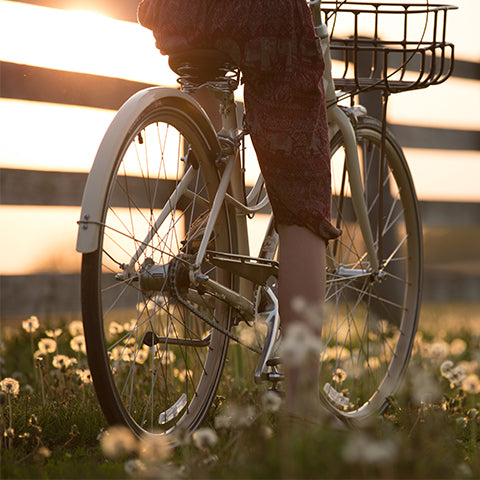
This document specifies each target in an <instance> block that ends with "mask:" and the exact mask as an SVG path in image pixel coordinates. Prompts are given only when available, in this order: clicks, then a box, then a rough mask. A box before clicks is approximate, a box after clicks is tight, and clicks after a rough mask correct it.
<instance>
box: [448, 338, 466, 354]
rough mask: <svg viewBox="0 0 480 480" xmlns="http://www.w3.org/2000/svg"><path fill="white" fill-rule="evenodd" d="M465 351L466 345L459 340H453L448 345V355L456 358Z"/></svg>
mask: <svg viewBox="0 0 480 480" xmlns="http://www.w3.org/2000/svg"><path fill="white" fill-rule="evenodd" d="M466 349H467V343H466V342H465V340H463V339H461V338H455V339H454V340H452V342H451V343H450V354H451V355H453V356H455V357H457V356H459V355H462V353H464V352H465V350H466Z"/></svg>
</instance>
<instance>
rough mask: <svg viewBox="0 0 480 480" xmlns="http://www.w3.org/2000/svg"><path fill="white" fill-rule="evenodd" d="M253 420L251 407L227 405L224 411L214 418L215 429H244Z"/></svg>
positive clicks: (253, 413)
mask: <svg viewBox="0 0 480 480" xmlns="http://www.w3.org/2000/svg"><path fill="white" fill-rule="evenodd" d="M254 420H255V408H254V407H252V406H251V405H248V406H240V405H227V407H226V408H224V410H223V411H222V412H221V413H220V414H219V415H217V416H216V417H215V422H214V423H215V428H231V429H236V428H245V427H249V426H250V425H251V424H252V423H253V421H254Z"/></svg>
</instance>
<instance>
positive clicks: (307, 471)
mask: <svg viewBox="0 0 480 480" xmlns="http://www.w3.org/2000/svg"><path fill="white" fill-rule="evenodd" d="M479 341H480V305H479V304H464V305H453V304H432V305H425V306H424V307H423V310H422V314H421V320H420V327H419V334H418V336H417V339H416V344H415V350H414V354H413V358H412V361H411V364H410V367H409V370H408V373H407V377H406V379H405V382H404V385H403V388H402V389H401V391H400V392H399V393H398V394H397V395H396V396H395V398H392V399H391V402H390V407H389V408H388V409H387V411H386V412H385V413H384V414H383V415H382V416H379V417H378V418H377V419H376V420H375V421H374V422H372V424H371V425H368V426H366V427H365V428H364V429H362V430H347V429H338V428H334V427H332V426H331V425H330V424H329V422H328V421H324V422H323V423H322V422H321V423H319V424H318V425H307V424H304V423H299V422H295V421H292V420H291V419H289V418H288V417H286V416H285V415H284V413H283V410H282V405H281V404H280V405H279V404H278V402H276V401H272V399H271V398H269V397H268V396H267V397H266V396H265V395H266V394H265V388H264V387H262V386H255V385H254V383H253V379H252V368H253V366H252V364H251V362H250V361H249V359H248V358H246V357H245V358H244V359H243V362H242V364H241V365H239V363H238V361H236V360H238V358H239V353H238V351H236V350H237V349H236V348H233V349H232V350H231V355H230V358H229V361H228V362H227V366H226V371H225V375H224V381H223V383H222V385H221V388H220V390H219V394H218V396H217V398H216V401H215V403H214V405H213V407H212V409H211V411H210V413H209V415H208V418H207V419H206V421H205V423H204V425H203V428H202V429H201V430H200V431H198V433H197V434H196V435H194V436H193V437H192V438H186V439H184V441H183V442H182V444H181V446H179V447H177V448H175V449H172V448H171V447H170V446H169V445H167V444H165V442H157V443H155V444H153V443H152V442H143V443H139V442H138V441H137V440H135V439H133V438H131V437H130V436H129V435H128V433H127V432H125V431H122V430H118V429H117V430H116V431H115V430H113V431H112V430H108V426H107V425H106V423H105V420H104V418H103V415H102V413H101V411H100V408H99V406H98V403H97V400H96V397H95V393H94V390H93V386H92V384H91V383H90V377H89V375H88V365H87V362H86V357H85V354H84V344H83V337H82V334H81V328H80V325H79V322H71V321H70V322H69V323H67V322H61V321H60V322H57V323H56V324H55V325H53V324H48V323H47V322H44V321H42V319H40V325H39V326H38V327H37V326H36V324H35V321H34V319H29V322H27V323H25V324H24V328H22V326H21V325H19V326H17V327H11V326H10V327H9V328H6V327H3V329H2V340H1V347H0V356H1V359H0V366H1V374H0V380H1V383H0V386H1V393H0V400H1V402H0V403H1V406H0V408H1V410H0V422H1V424H0V428H1V435H2V436H1V439H0V446H1V478H5V479H7V478H65V479H68V478H137V477H143V478H245V479H247V478H480V458H479V450H478V447H479V439H480V433H479V432H480V416H479V414H478V413H479V410H480V380H479V375H480V350H479ZM277 407H278V410H277ZM226 419H228V421H226Z"/></svg>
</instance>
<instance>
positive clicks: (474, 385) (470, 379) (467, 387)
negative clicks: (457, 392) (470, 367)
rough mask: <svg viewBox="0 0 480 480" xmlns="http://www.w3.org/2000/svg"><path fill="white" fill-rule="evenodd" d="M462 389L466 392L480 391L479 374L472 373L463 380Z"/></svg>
mask: <svg viewBox="0 0 480 480" xmlns="http://www.w3.org/2000/svg"><path fill="white" fill-rule="evenodd" d="M462 390H463V391H464V392H466V393H473V394H476V393H480V380H479V378H478V376H477V375H475V374H474V373H471V374H470V375H468V376H467V377H466V378H465V379H464V380H463V382H462Z"/></svg>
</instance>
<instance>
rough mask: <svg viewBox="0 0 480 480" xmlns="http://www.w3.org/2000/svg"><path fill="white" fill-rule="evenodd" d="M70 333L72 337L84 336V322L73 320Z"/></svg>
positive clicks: (69, 327)
mask: <svg viewBox="0 0 480 480" xmlns="http://www.w3.org/2000/svg"><path fill="white" fill-rule="evenodd" d="M68 331H69V333H70V335H71V336H72V337H76V336H77V335H83V322H82V321H81V320H73V322H70V323H69V325H68Z"/></svg>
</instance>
